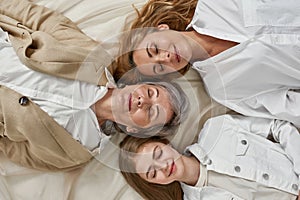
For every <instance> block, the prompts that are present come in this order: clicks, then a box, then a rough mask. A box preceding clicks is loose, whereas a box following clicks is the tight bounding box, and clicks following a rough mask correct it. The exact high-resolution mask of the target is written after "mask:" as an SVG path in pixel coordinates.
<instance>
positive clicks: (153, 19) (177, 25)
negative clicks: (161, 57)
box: [114, 0, 198, 83]
mask: <svg viewBox="0 0 300 200" xmlns="http://www.w3.org/2000/svg"><path fill="white" fill-rule="evenodd" d="M197 2H198V0H149V1H148V2H147V3H146V4H145V5H144V6H143V8H142V9H141V10H140V11H139V10H137V9H136V8H135V10H136V13H137V17H136V19H135V20H134V21H133V22H132V25H131V26H130V30H131V31H130V33H128V32H127V33H128V34H124V36H123V37H122V38H121V41H122V42H121V48H120V53H119V55H120V56H119V57H118V58H117V60H116V61H115V63H114V65H115V67H114V68H115V71H114V77H115V78H116V80H119V79H120V78H121V77H122V76H123V75H124V74H125V73H126V72H128V71H130V70H132V69H133V68H135V67H136V66H135V64H134V62H133V59H132V53H133V50H134V49H135V47H136V45H137V44H139V43H140V41H141V40H142V38H144V36H145V35H146V34H149V33H150V32H151V31H152V32H154V31H157V29H156V28H153V29H152V30H149V31H138V32H141V33H142V34H138V33H137V32H136V31H132V30H136V29H141V28H146V27H157V26H158V25H159V24H167V25H168V26H169V27H170V29H172V30H176V31H183V30H185V28H186V27H187V25H188V24H189V23H190V21H191V19H192V17H193V15H194V12H195V9H196V5H197ZM189 66H190V65H188V66H187V67H185V68H183V69H182V70H181V71H179V73H181V74H185V73H186V72H187V71H188V69H189ZM137 71H138V70H135V69H134V71H132V72H131V73H132V74H131V75H130V76H129V75H128V76H127V77H126V78H127V80H128V81H129V82H130V83H134V82H135V81H136V80H138V79H141V77H140V76H141V74H139V73H138V72H137ZM176 75H178V73H176ZM176 75H175V77H176ZM170 76H171V78H173V77H174V74H172V75H171V74H170Z"/></svg>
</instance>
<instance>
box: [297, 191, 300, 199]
mask: <svg viewBox="0 0 300 200" xmlns="http://www.w3.org/2000/svg"><path fill="white" fill-rule="evenodd" d="M297 200H300V191H299V194H298V198H297Z"/></svg>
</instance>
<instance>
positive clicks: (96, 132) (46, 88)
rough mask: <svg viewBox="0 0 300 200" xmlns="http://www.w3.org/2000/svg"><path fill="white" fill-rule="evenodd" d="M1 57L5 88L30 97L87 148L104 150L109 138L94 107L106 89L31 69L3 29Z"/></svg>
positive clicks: (0, 74) (0, 77) (0, 33)
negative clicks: (103, 131) (19, 55)
mask: <svg viewBox="0 0 300 200" xmlns="http://www.w3.org/2000/svg"><path fill="white" fill-rule="evenodd" d="M0 57H1V61H0V62H1V64H0V84H1V85H4V86H6V87H8V88H10V89H13V90H15V91H17V92H19V93H20V94H22V95H24V96H27V97H29V98H30V99H31V100H32V101H33V102H34V103H36V104H37V105H39V106H40V107H41V109H43V110H44V111H45V112H46V113H48V114H49V116H51V117H52V118H53V119H54V120H55V121H56V122H57V123H58V124H60V125H61V126H62V127H64V128H65V129H66V130H67V131H68V132H69V133H70V134H71V135H72V137H73V138H74V139H75V140H77V141H79V142H80V143H81V144H82V145H84V146H85V147H86V148H87V149H89V150H91V151H92V150H95V151H96V148H100V149H101V148H103V146H102V142H101V140H102V141H103V142H106V141H105V140H107V136H105V134H103V133H102V131H101V129H100V127H99V124H98V120H97V117H96V115H95V113H94V111H93V110H92V109H91V108H90V107H91V106H92V105H93V104H94V103H95V102H96V101H97V100H99V99H101V98H102V97H103V96H104V95H105V94H106V92H107V88H106V87H101V86H96V85H92V84H88V83H84V82H80V81H73V80H66V79H62V78H58V77H54V76H50V75H47V74H43V73H39V72H36V71H33V70H31V69H29V68H27V67H26V66H25V65H23V64H22V63H21V62H20V60H19V59H18V57H17V55H16V53H15V51H14V49H13V47H12V46H11V43H10V41H9V38H8V35H7V33H6V32H3V31H2V30H1V29H0ZM107 73H109V72H108V71H107ZM107 75H109V74H107ZM108 78H109V77H108ZM108 80H111V79H108ZM100 145H101V146H100ZM97 150H99V149H97Z"/></svg>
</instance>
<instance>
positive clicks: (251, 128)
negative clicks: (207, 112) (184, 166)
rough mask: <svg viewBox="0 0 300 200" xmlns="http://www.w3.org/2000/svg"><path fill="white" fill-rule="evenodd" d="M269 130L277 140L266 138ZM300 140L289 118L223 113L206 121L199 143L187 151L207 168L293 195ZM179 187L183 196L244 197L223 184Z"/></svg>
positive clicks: (296, 177) (298, 168)
mask: <svg viewBox="0 0 300 200" xmlns="http://www.w3.org/2000/svg"><path fill="white" fill-rule="evenodd" d="M269 134H270V135H272V136H273V137H274V140H275V141H276V142H278V143H273V142H271V141H269V140H268V139H266V138H267V137H268V135H269ZM299 143H300V134H299V132H298V131H297V129H296V128H295V127H294V126H292V125H291V124H290V123H288V122H285V121H280V120H270V119H262V118H253V117H243V116H230V115H222V116H218V117H215V118H211V119H209V120H208V121H207V122H206V123H205V125H204V128H203V129H202V130H201V132H200V135H199V139H198V143H195V144H193V145H191V146H189V147H188V148H187V152H190V153H192V154H193V155H194V156H195V157H196V158H197V159H198V160H199V161H200V162H201V163H202V164H203V165H205V166H206V169H207V171H208V172H209V171H215V172H217V173H220V174H225V175H228V176H233V177H238V178H242V179H247V180H250V181H255V182H257V183H259V184H262V185H266V186H268V187H272V188H276V189H278V190H281V191H285V192H287V193H290V194H292V195H291V197H292V198H293V199H296V196H297V195H298V192H299V183H300V182H299V174H300V171H299V170H300V163H299V162H300V146H299ZM200 173H201V172H200ZM182 188H183V191H184V194H185V198H186V199H195V200H196V199H197V200H199V199H218V198H219V199H232V198H233V199H241V198H242V199H244V198H245V197H241V196H240V194H232V193H231V191H230V190H229V189H228V188H227V190H226V189H224V188H226V186H224V188H215V187H211V186H204V187H201V188H199V187H192V186H188V185H186V184H182ZM259 189H260V188H257V190H259ZM251 192H252V191H251V190H249V195H250V196H251ZM222 195H223V197H222ZM220 197H222V198H220ZM250 199H251V198H250Z"/></svg>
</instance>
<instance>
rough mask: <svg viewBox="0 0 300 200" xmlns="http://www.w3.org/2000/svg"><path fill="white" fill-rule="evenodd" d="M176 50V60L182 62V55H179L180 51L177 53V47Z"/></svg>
mask: <svg viewBox="0 0 300 200" xmlns="http://www.w3.org/2000/svg"><path fill="white" fill-rule="evenodd" d="M174 49H175V55H176V60H177V62H180V60H181V57H180V55H179V54H178V51H177V49H176V46H175V45H174Z"/></svg>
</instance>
